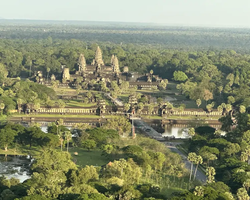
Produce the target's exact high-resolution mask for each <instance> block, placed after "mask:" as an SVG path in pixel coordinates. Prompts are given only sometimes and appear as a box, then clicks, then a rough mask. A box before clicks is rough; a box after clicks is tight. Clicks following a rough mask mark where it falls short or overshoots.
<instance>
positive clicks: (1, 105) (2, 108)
mask: <svg viewBox="0 0 250 200" xmlns="http://www.w3.org/2000/svg"><path fill="white" fill-rule="evenodd" d="M4 108H5V104H4V103H0V109H1V115H2V114H3V110H4Z"/></svg>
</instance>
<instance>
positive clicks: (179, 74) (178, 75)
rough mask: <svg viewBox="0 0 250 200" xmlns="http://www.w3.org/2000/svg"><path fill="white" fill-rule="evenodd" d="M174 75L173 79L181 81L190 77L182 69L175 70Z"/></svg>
mask: <svg viewBox="0 0 250 200" xmlns="http://www.w3.org/2000/svg"><path fill="white" fill-rule="evenodd" d="M173 76H174V78H173V79H174V80H175V81H179V82H184V81H185V80H187V79H188V77H187V75H186V74H185V73H184V72H182V71H175V72H174V75H173Z"/></svg>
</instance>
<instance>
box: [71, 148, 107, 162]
mask: <svg viewBox="0 0 250 200" xmlns="http://www.w3.org/2000/svg"><path fill="white" fill-rule="evenodd" d="M69 152H70V154H71V155H72V159H73V161H74V162H76V164H77V165H79V166H80V167H84V166H86V165H93V166H102V165H105V164H108V163H109V161H110V160H109V159H107V158H106V157H105V156H102V151H101V150H98V149H93V150H91V151H88V150H87V149H83V148H78V147H73V148H70V149H69ZM74 152H77V153H78V155H77V156H76V155H74Z"/></svg>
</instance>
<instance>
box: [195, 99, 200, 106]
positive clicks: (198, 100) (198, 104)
mask: <svg viewBox="0 0 250 200" xmlns="http://www.w3.org/2000/svg"><path fill="white" fill-rule="evenodd" d="M196 105H197V106H198V108H199V107H200V105H201V100H200V99H197V100H196Z"/></svg>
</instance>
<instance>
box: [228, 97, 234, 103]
mask: <svg viewBox="0 0 250 200" xmlns="http://www.w3.org/2000/svg"><path fill="white" fill-rule="evenodd" d="M227 102H228V103H229V104H233V103H235V98H234V97H233V96H228V97H227Z"/></svg>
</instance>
